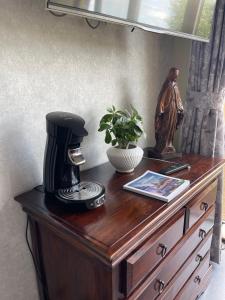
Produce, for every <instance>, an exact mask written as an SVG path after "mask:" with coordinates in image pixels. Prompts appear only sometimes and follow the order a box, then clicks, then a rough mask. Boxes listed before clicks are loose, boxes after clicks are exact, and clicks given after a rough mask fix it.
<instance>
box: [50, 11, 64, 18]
mask: <svg viewBox="0 0 225 300" xmlns="http://www.w3.org/2000/svg"><path fill="white" fill-rule="evenodd" d="M49 12H50V14H52V15H53V16H54V17H58V18H61V17H65V16H66V14H64V13H56V12H54V11H52V10H49Z"/></svg>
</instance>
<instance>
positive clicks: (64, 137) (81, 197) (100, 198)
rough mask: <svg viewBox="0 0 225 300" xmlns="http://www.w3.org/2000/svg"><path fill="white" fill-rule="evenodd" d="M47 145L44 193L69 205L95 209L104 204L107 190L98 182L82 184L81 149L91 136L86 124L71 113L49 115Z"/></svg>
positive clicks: (52, 113) (83, 161)
mask: <svg viewBox="0 0 225 300" xmlns="http://www.w3.org/2000/svg"><path fill="white" fill-rule="evenodd" d="M46 122H47V124H46V125H47V141H46V147H45V159H44V190H45V192H46V193H47V194H48V195H49V196H54V197H55V198H56V199H58V200H59V201H62V202H64V203H66V204H71V205H79V206H81V205H82V206H85V207H86V208H88V209H92V208H96V207H98V206H101V205H102V204H103V203H104V193H105V189H104V187H103V186H102V185H101V184H99V183H95V182H81V180H80V165H82V164H84V163H85V160H84V157H83V155H82V152H81V149H80V143H81V142H82V140H83V137H84V136H86V135H88V132H87V131H86V129H85V128H84V124H85V121H84V120H83V119H82V118H81V117H79V116H77V115H75V114H72V113H68V112H51V113H49V114H47V115H46Z"/></svg>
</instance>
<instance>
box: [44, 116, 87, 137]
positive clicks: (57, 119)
mask: <svg viewBox="0 0 225 300" xmlns="http://www.w3.org/2000/svg"><path fill="white" fill-rule="evenodd" d="M46 120H47V131H48V133H49V134H52V135H54V134H55V133H56V130H55V129H56V127H58V128H59V127H61V128H65V129H70V130H71V131H72V132H73V134H75V135H76V136H78V137H83V136H86V135H88V132H87V130H86V129H85V128H84V124H85V121H84V119H82V118H81V117H80V116H78V115H75V114H72V113H69V112H62V111H55V112H51V113H48V114H47V115H46Z"/></svg>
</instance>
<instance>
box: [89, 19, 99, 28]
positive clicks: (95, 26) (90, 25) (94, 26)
mask: <svg viewBox="0 0 225 300" xmlns="http://www.w3.org/2000/svg"><path fill="white" fill-rule="evenodd" d="M85 20H86V23H87V24H88V26H89V27H91V29H96V28H98V27H99V25H100V24H101V22H100V21H97V24H96V25H92V24H91V22H90V21H89V20H88V19H87V18H85Z"/></svg>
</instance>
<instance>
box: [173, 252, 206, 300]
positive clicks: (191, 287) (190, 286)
mask: <svg viewBox="0 0 225 300" xmlns="http://www.w3.org/2000/svg"><path fill="white" fill-rule="evenodd" d="M208 256H209V254H208V255H207V257H205V258H204V260H203V261H202V263H201V264H200V266H199V267H198V268H197V270H196V271H195V272H194V273H193V274H192V276H191V277H190V278H189V280H188V281H187V283H186V284H185V285H184V286H183V288H182V289H181V290H180V292H179V293H178V294H177V296H176V297H175V300H195V299H198V298H200V296H201V295H202V293H203V292H204V291H205V290H206V288H207V287H208V285H209V282H210V280H211V276H212V266H211V265H209V262H208V260H209V257H208Z"/></svg>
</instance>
